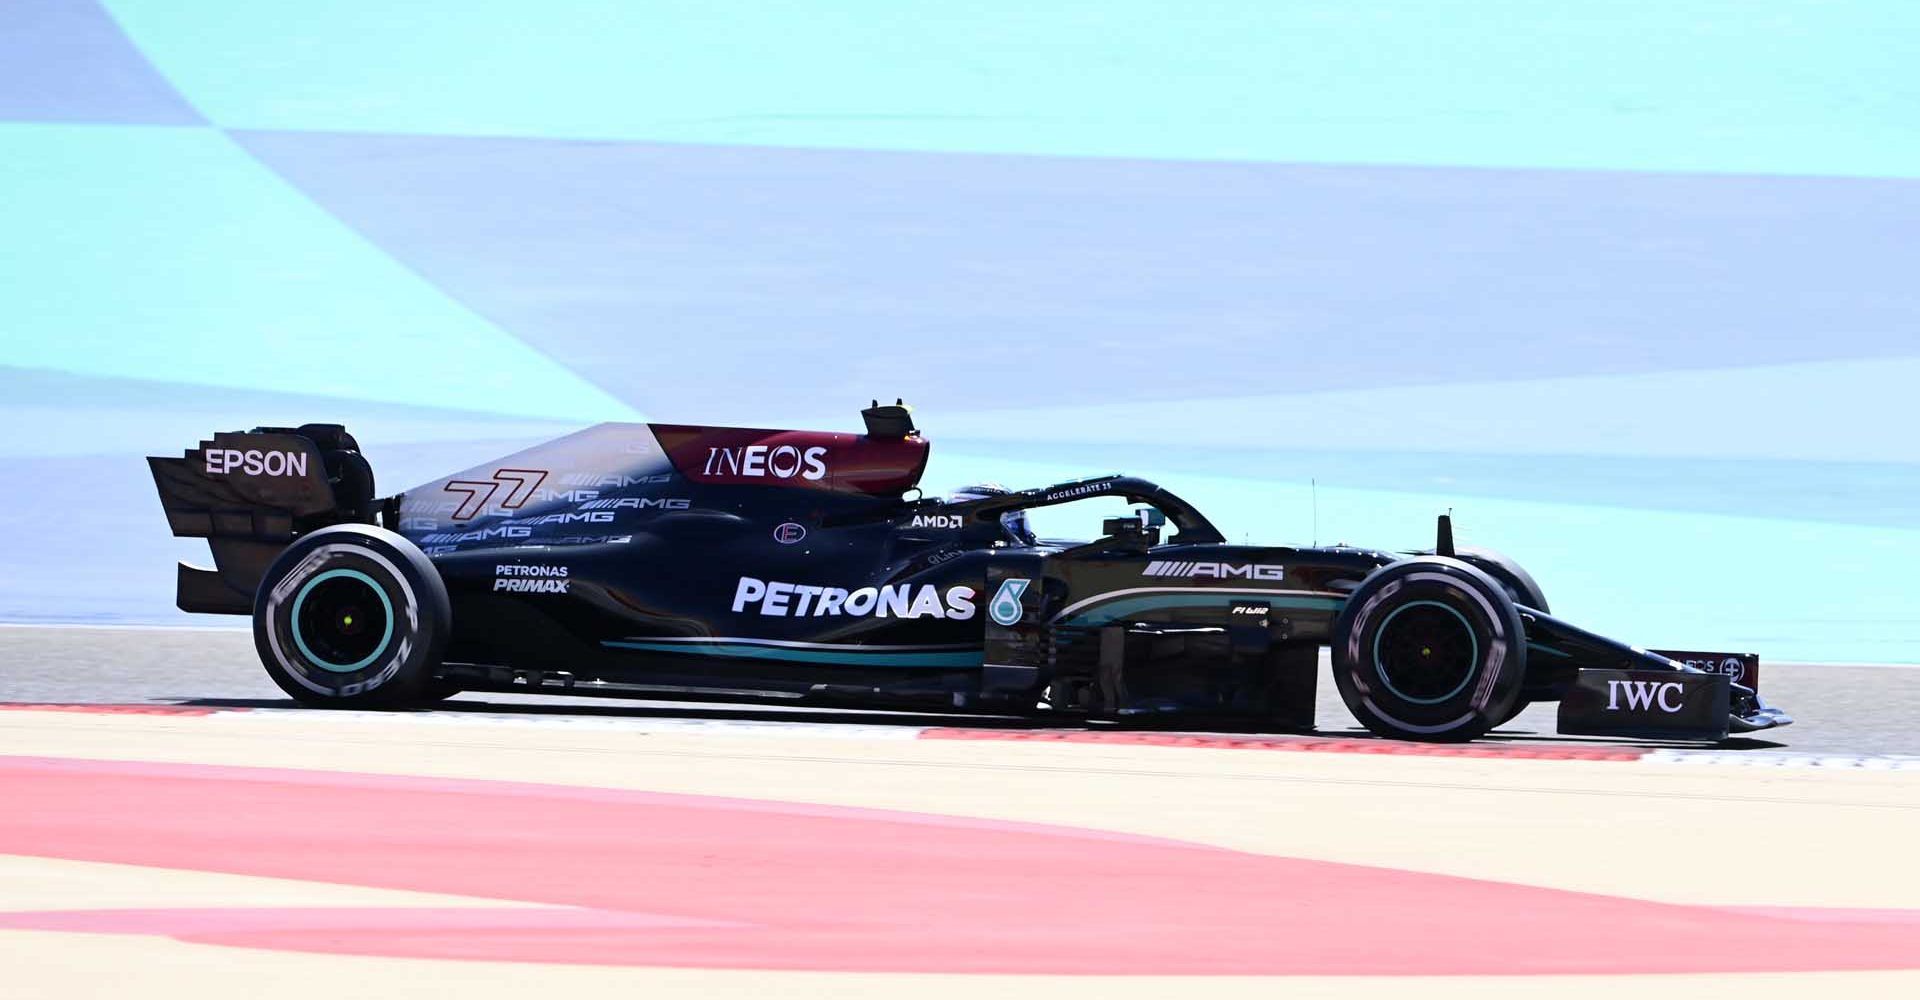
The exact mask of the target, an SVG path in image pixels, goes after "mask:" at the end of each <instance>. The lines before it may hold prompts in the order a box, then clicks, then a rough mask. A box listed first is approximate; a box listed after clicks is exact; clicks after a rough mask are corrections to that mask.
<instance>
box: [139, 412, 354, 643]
mask: <svg viewBox="0 0 1920 1000" xmlns="http://www.w3.org/2000/svg"><path fill="white" fill-rule="evenodd" d="M147 466H148V468H149V469H151V470H152V472H153V485H154V487H155V489H157V490H159V492H160V506H161V507H162V508H163V509H165V511H166V514H167V526H168V527H169V528H170V529H172V531H173V534H174V535H175V536H177V537H180V538H205V539H206V540H207V546H208V548H209V549H211V550H212V553H213V563H214V568H212V569H206V568H204V567H199V566H193V565H189V564H187V563H181V564H180V566H179V569H178V575H177V578H176V589H175V598H174V603H175V604H176V605H177V606H178V607H179V608H180V610H182V611H190V612H197V613H205V614H252V613H253V596H254V591H255V590H256V589H258V587H259V585H260V578H261V577H262V576H264V575H265V574H266V571H267V567H268V566H270V565H271V564H272V563H273V560H274V559H275V558H276V557H277V556H279V554H280V552H281V550H282V549H284V548H286V547H287V544H288V543H289V542H292V541H293V540H294V539H295V538H297V537H299V536H300V535H301V534H304V533H306V532H309V531H313V530H315V529H317V528H323V527H326V526H327V525H330V524H341V523H344V522H349V521H358V522H362V523H371V522H372V521H373V507H374V501H373V469H372V467H371V466H369V465H368V464H367V460H366V459H365V458H363V457H361V455H360V446H359V444H358V442H356V441H354V439H353V435H351V434H348V433H347V430H346V428H344V427H342V426H340V425H339V424H305V425H302V426H300V427H295V428H288V427H256V428H254V429H253V430H251V431H232V432H223V433H219V434H215V435H214V436H213V438H212V439H211V440H208V441H202V442H200V445H199V447H196V448H192V449H189V450H188V451H187V452H186V454H185V455H183V456H182V457H180V458H159V457H150V458H148V459H147Z"/></svg>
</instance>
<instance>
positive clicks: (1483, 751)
mask: <svg viewBox="0 0 1920 1000" xmlns="http://www.w3.org/2000/svg"><path fill="white" fill-rule="evenodd" d="M920 738H921V739H923V740H1011V741H1016V742H1022V743H1110V744H1112V743H1117V744H1126V745H1134V746H1164V747H1200V748H1203V749H1208V750H1287V751H1292V752H1295V753H1366V754H1382V755H1387V756H1396V757H1488V758H1498V759H1503V760H1639V759H1640V758H1642V757H1644V756H1646V754H1647V751H1645V750H1642V749H1639V748H1637V747H1626V746H1603V745H1598V744H1555V745H1552V746H1515V745H1513V744H1507V743H1402V742H1398V741H1395V740H1373V739H1334V738H1327V737H1315V736H1201V735H1195V734H1192V733H1151V732H1115V731H1107V730H1094V731H1085V730H1066V729H1059V730H1043V731H1032V730H1018V729H927V730H923V731H922V732H921V733H920Z"/></svg>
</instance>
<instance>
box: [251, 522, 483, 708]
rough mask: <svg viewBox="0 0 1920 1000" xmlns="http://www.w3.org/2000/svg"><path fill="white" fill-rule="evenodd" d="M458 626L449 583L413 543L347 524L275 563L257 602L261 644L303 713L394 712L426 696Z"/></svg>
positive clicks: (256, 635)
mask: <svg viewBox="0 0 1920 1000" xmlns="http://www.w3.org/2000/svg"><path fill="white" fill-rule="evenodd" d="M451 618H452V612H451V610H450V608H449V605H448V602H447V588H446V584H445V583H443V582H442V581H441V579H440V573H439V571H438V570H436V569H434V566H433V563H431V562H430V561H428V559H427V557H426V555H425V554H424V553H422V552H421V551H420V550H419V549H418V548H417V547H415V546H414V545H413V543H412V542H409V541H407V540H406V539H405V538H402V537H401V536H399V535H397V534H395V533H393V532H391V531H387V530H385V529H382V528H376V527H373V526H372V525H365V524H341V525H335V526H333V527H330V528H322V529H321V530H319V531H315V532H313V533H312V534H309V535H305V536H303V537H301V538H300V539H299V540H297V541H295V542H294V543H293V544H292V545H290V546H288V547H287V549H286V551H285V552H282V553H281V554H280V557H279V558H278V559H276V560H274V563H273V565H272V567H271V568H269V569H268V570H267V573H266V576H265V577H263V578H262V579H261V582H260V590H259V592H258V593H257V594H256V595H255V597H254V607H253V643H254V647H255V648H256V649H257V650H258V651H259V653H260V662H261V663H262V664H263V665H265V666H266V668H267V676H269V677H271V678H273V682H274V683H275V684H278V685H279V686H280V689H281V690H282V691H285V692H286V693H287V694H289V695H292V696H293V698H294V699H295V700H296V701H299V702H301V703H302V704H306V705H313V706H316V707H325V708H371V707H390V706H395V705H404V704H409V703H412V702H416V701H418V700H420V699H421V698H422V697H423V695H425V693H426V692H427V688H428V686H429V684H430V683H431V682H432V680H433V674H434V670H435V669H436V668H437V667H438V666H439V662H440V653H441V650H442V649H444V648H445V647H446V642H447V631H448V625H449V621H450V619H451Z"/></svg>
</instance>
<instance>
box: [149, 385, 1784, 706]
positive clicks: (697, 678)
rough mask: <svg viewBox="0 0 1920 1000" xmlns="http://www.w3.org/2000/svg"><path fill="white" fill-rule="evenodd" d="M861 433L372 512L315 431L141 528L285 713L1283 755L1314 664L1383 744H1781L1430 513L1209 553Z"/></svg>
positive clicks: (531, 453) (187, 606) (188, 470)
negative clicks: (1549, 725) (884, 729)
mask: <svg viewBox="0 0 1920 1000" xmlns="http://www.w3.org/2000/svg"><path fill="white" fill-rule="evenodd" d="M863 416H864V417H865V421H866V433H865V434H860V435H856V434H839V433H815V432H807V431H781V430H747V429H739V428H724V427H693V426H680V425H672V424H602V425H599V426H596V427H592V428H589V429H587V430H583V431H580V432H579V433H576V434H572V435H569V436H566V437H563V438H559V439H558V440H555V441H551V442H549V443H547V444H543V445H540V446H538V447H535V448H532V449H529V450H527V451H523V452H520V453H518V454H515V455H510V456H507V457H505V458H502V459H500V460H498V461H496V462H490V463H487V464H485V465H481V466H478V467H476V468H472V469H468V470H466V471H464V472H460V473H457V474H455V475H452V476H449V477H447V478H445V479H440V480H437V481H434V482H430V483H427V484H426V485H424V486H420V487H418V488H416V489H412V490H408V491H406V492H405V493H401V494H397V495H395V496H391V497H386V498H383V499H376V498H375V494H374V481H373V473H372V470H371V468H370V466H369V465H368V463H367V461H366V459H365V458H363V457H362V456H361V454H360V449H359V446H358V444H357V443H356V442H355V441H354V439H353V436H352V435H350V434H348V433H347V432H346V430H345V429H344V428H342V427H340V426H338V425H332V424H308V425H305V426H302V427H298V428H273V427H262V428H256V429H254V430H252V431H247V432H232V433H222V434H216V435H214V437H213V439H212V440H211V441H204V442H202V443H201V444H200V446H199V447H198V448H195V449H193V450H191V451H188V452H187V453H186V456H185V457H184V458H152V459H149V463H150V465H151V466H152V470H153V475H154V481H155V483H156V484H157V485H158V487H159V490H160V498H161V502H162V504H163V505H164V506H165V508H166V512H167V519H168V521H169V523H170V525H171V527H172V529H173V533H174V534H175V535H180V536H190V537H204V538H206V539H207V540H208V542H209V544H210V546H211V548H212V551H213V560H214V563H215V566H216V568H215V569H211V570H209V569H200V568H196V567H193V566H188V565H185V564H182V565H181V566H180V567H179V584H178V604H179V606H180V607H181V608H182V609H184V610H186V611H194V612H208V613H214V614H251V615H252V616H253V622H254V639H255V643H256V645H257V646H258V648H259V652H260V658H261V660H262V661H263V662H264V663H265V665H266V668H267V672H268V673H269V674H270V675H271V676H272V677H273V680H274V681H275V682H276V683H277V684H279V685H280V687H281V688H282V689H284V690H285V691H286V692H287V693H288V694H290V695H292V696H293V697H294V698H296V699H298V700H299V701H301V702H303V703H306V704H309V705H319V706H351V707H364V706H376V705H380V706H392V705H405V704H410V703H420V702H424V701H429V700H432V699H436V698H442V697H446V696H448V695H451V694H454V693H456V692H459V691H462V690H484V691H514V692H531V691H539V692H548V693H553V694H569V695H583V694H606V695H617V696H629V697H644V698H652V699H679V700H709V701H742V700H766V701H778V702H787V703H793V704H802V703H804V704H832V705H841V706H853V707H863V708H919V709H939V710H942V711H950V712H990V713H1001V714H1021V715H1031V714H1037V713H1050V714H1052V715H1054V716H1057V717H1070V718H1073V717H1077V718H1083V719H1107V720H1122V719H1129V718H1141V717H1163V716H1164V717H1169V718H1173V719H1180V720H1227V719H1232V720H1235V721H1236V723H1237V724H1239V725H1253V726H1256V727H1260V728H1272V729H1281V730H1288V729H1292V730H1307V729H1311V728H1312V727H1313V723H1314V720H1313V709H1314V694H1315V684H1316V679H1317V677H1318V676H1319V669H1318V655H1319V649H1320V647H1321V646H1331V647H1332V652H1333V676H1334V680H1335V683H1336V684H1337V685H1338V687H1339V690H1340V694H1341V697H1342V698H1343V699H1344V700H1345V701H1346V704H1347V706H1348V708H1350V709H1351V710H1352V712H1353V715H1354V717H1355V718H1357V719H1358V720H1359V721H1360V722H1361V724H1363V725H1364V726H1366V728H1368V729H1370V730H1372V731H1373V732H1375V733H1378V734H1380V735H1383V736H1392V737H1399V738H1403V739H1413V740H1432V741H1457V740H1469V739H1473V738H1475V737H1478V736H1480V735H1482V734H1484V733H1486V732H1487V731H1488V730H1490V729H1492V728H1494V727H1495V726H1498V725H1500V724H1502V723H1504V722H1506V721H1507V720H1508V719H1510V718H1512V717H1513V716H1514V714H1516V713H1517V712H1518V711H1519V710H1520V709H1521V708H1522V707H1524V706H1525V705H1527V704H1528V703H1530V702H1535V701H1549V700H1557V701H1559V702H1560V731H1561V732H1566V733H1584V734H1603V735H1631V736H1642V737H1652V738H1661V739H1684V740H1718V739H1722V738H1725V737H1726V736H1727V734H1728V733H1729V732H1730V731H1733V732H1746V731H1752V730H1756V729H1764V728H1769V727H1772V726H1778V725H1783V724H1785V723H1787V722H1789V721H1791V720H1789V719H1788V718H1787V717H1786V716H1785V715H1783V714H1781V713H1780V712H1779V711H1777V710H1775V709H1773V708H1770V707H1768V706H1767V705H1766V704H1765V703H1764V702H1763V701H1761V699H1760V697H1759V695H1758V694H1757V692H1756V684H1757V670H1758V662H1757V660H1756V659H1755V658H1754V657H1752V656H1750V655H1738V654H1719V653H1678V652H1668V653H1660V652H1648V651H1646V650H1642V649H1637V648H1635V647H1632V646H1627V645H1624V644H1622V643H1619V642H1615V641H1613V640H1611V639H1606V638H1602V637H1601V636H1598V635H1595V634H1593V633H1591V632H1587V631H1585V630H1582V629H1580V628H1577V627H1575V626H1573V625H1571V624H1569V623H1567V622H1565V621H1562V620H1561V619H1559V618H1555V617H1553V616H1551V615H1550V614H1548V611H1547V599H1546V597H1545V596H1544V595H1543V594H1542V593H1541V592H1540V588H1539V587H1538V586H1537V585H1536V584H1535V583H1534V581H1533V579H1532V578H1531V577H1530V576H1528V575H1527V573H1526V571H1524V570H1522V569H1521V568H1520V567H1519V566H1517V565H1515V564H1514V563H1512V562H1511V561H1509V560H1507V559H1505V558H1503V557H1502V556H1500V555H1498V554H1496V553H1493V552H1487V551H1480V550H1474V549H1468V548H1462V547H1456V546H1455V545H1454V544H1453V542H1452V538H1451V528H1450V527H1449V525H1448V522H1447V519H1446V518H1445V517H1442V518H1441V519H1440V525H1439V532H1438V540H1437V543H1436V545H1435V547H1434V549H1433V550H1432V551H1430V552H1425V553H1412V554H1407V553H1392V552H1380V551H1375V550H1372V549H1362V548H1352V547H1347V546H1336V547H1328V548H1321V547H1314V548H1287V547H1264V546H1250V545H1233V544H1229V543H1228V542H1227V540H1226V538H1225V537H1224V536H1222V535H1221V533H1220V532H1219V531H1218V530H1217V529H1216V528H1215V527H1214V526H1213V525H1212V524H1211V523H1209V522H1208V521H1207V519H1206V518H1205V517H1203V516H1202V515H1201V513H1200V512H1199V511H1198V510H1195V509H1194V508H1193V507H1192V506H1191V505H1189V504H1188V503H1186V502H1185V501H1183V500H1181V499H1180V498H1179V497H1178V496H1175V495H1174V494H1173V493H1171V492H1169V491H1167V490H1166V489H1163V488H1162V487H1160V486H1158V485H1155V484H1154V483H1150V482H1147V481H1146V480H1143V479H1135V478H1129V477H1126V476H1105V477H1101V478H1095V479H1084V480H1079V481H1075V482H1068V483H1062V484H1059V485H1056V486H1047V487H1042V488H1039V489H1030V490H1023V491H1019V492H1007V491H1001V490H991V489H981V490H975V491H973V492H971V493H970V494H968V495H964V496H960V497H955V498H949V499H945V500H940V499H928V498H921V497H918V496H917V486H916V484H917V483H918V481H919V479H920V475H921V472H922V471H923V470H924V468H925V467H926V462H927V455H928V445H927V442H926V441H925V440H924V439H923V438H922V437H921V436H920V433H919V432H918V431H917V430H916V429H915V428H914V426H913V420H912V416H911V414H910V412H909V411H908V409H907V408H906V407H904V406H900V405H894V406H882V405H879V404H877V403H876V404H875V405H874V406H873V407H872V408H870V409H867V410H866V411H864V413H863ZM909 494H915V496H914V497H913V498H909ZM1089 497H1119V498H1123V499H1124V501H1125V502H1126V503H1128V504H1136V505H1141V506H1140V507H1139V508H1138V509H1136V510H1134V511H1133V513H1132V514H1130V515H1128V516H1123V517H1114V518H1109V519H1106V520H1105V521H1104V526H1103V533H1102V535H1101V537H1099V538H1097V539H1094V540H1092V541H1085V542H1055V541H1042V540H1039V539H1037V538H1035V537H1033V535H1032V534H1031V533H1030V532H1029V531H1028V530H1027V528H1026V522H1025V517H1024V512H1025V511H1026V510H1028V509H1029V508H1035V507H1042V506H1048V505H1054V504H1062V503H1069V502H1072V501H1076V500H1080V499H1083V498H1089ZM1168 526H1171V529H1172V534H1171V537H1170V538H1167V539H1165V540H1163V539H1162V537H1161V535H1162V532H1163V530H1165V529H1166V528H1167V527H1168Z"/></svg>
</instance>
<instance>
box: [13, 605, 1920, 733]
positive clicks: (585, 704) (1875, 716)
mask: <svg viewBox="0 0 1920 1000" xmlns="http://www.w3.org/2000/svg"><path fill="white" fill-rule="evenodd" d="M1761 690H1762V692H1763V693H1764V694H1765V695H1766V696H1767V698H1768V700H1769V701H1771V702H1773V703H1775V704H1778V705H1781V706H1783V707H1784V708H1786V710H1787V711H1788V712H1790V713H1791V714H1792V715H1793V716H1794V718H1795V720H1796V722H1795V724H1794V725H1792V726H1789V727H1786V728H1783V729H1779V730H1774V731H1771V732H1766V733H1759V734H1755V736H1754V737H1752V738H1746V739H1740V740H1735V741H1732V742H1730V743H1728V744H1723V745H1722V748H1723V749H1738V750H1744V751H1749V752H1753V753H1759V754H1769V753H1821V754H1920V733H1916V730H1915V723H1916V721H1920V667H1898V666H1850V665H1841V664H1831V665H1830V664H1772V663H1764V662H1763V663H1762V664H1761ZM5 702H14V703H19V702H34V703H57V704H136V705H194V704H200V705H215V706H230V707H247V708H252V709H265V710H275V711H289V712H293V711H311V710H310V709H302V708H299V707H298V706H296V705H295V704H294V703H293V702H292V701H291V700H289V699H288V698H287V697H286V696H285V695H284V694H282V693H281V691H280V689H279V688H277V687H275V686H274V685H273V682H272V681H269V680H268V679H267V677H266V674H265V673H264V672H263V671H262V670H261V667H260V663H259V660H258V659H257V658H256V656H255V654H254V650H253V636H252V633H251V632H249V631H245V630H241V629H231V630H229V629H165V628H88V627H37V626H0V703H5ZM430 711H431V712H432V713H433V714H441V715H446V714H460V713H480V714H500V713H517V714H533V715H546V716H556V715H558V716H614V717H621V716H624V717H631V718H676V719H694V720H701V721H704V722H713V723H724V722H726V721H728V720H737V721H741V722H764V721H784V722H802V723H817V724H819V725H822V726H829V725H834V724H836V723H841V722H859V723H864V724H867V725H874V724H887V723H889V722H892V723H896V724H900V725H914V726H928V725H957V726H982V725H994V726H1008V727H1019V728H1054V727H1056V726H1057V723H1051V722H1034V721H1028V720H994V719H983V718H981V717H979V716H949V715H930V714H909V713H870V712H848V711H841V710H837V709H818V708H795V707H789V706H772V707H769V706H762V705H711V704H698V705H690V704H674V703H666V702H652V701H630V700H625V699H605V698H595V699H587V698H535V697H528V696H521V695H508V694H466V695H461V696H459V697H457V698H454V699H451V700H449V701H447V702H444V703H442V704H441V705H440V706H438V707H436V708H434V709H432V710H430ZM1318 719H1319V724H1320V731H1321V732H1322V733H1324V734H1328V735H1338V736H1355V735H1364V734H1363V733H1362V732H1361V731H1360V730H1358V728H1357V727H1356V726H1355V724H1354V722H1353V720H1352V717H1351V716H1349V715H1348V714H1347V711H1346V708H1345V706H1343V705H1342V704H1341V703H1340V699H1339V696H1338V694H1336V693H1335V692H1334V689H1333V684H1332V682H1331V680H1330V679H1329V678H1326V677H1324V676H1323V677H1322V680H1321V685H1320V704H1319V708H1318ZM1494 738H1496V739H1505V740H1511V741H1526V742H1533V741H1554V740H1558V739H1559V737H1556V736H1555V735H1554V732H1553V707H1552V706H1537V707H1534V708H1530V709H1528V710H1527V711H1525V712H1523V713H1522V714H1521V715H1520V716H1519V718H1517V719H1515V720H1514V721H1513V723H1512V724H1510V725H1509V726H1508V727H1507V728H1505V729H1503V730H1500V731H1499V732H1498V733H1496V734H1495V736H1494ZM1578 742H1591V740H1589V739H1586V738H1582V739H1580V740H1579V741H1578Z"/></svg>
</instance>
